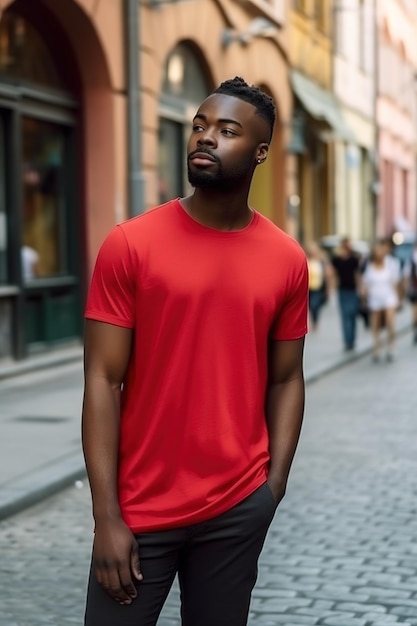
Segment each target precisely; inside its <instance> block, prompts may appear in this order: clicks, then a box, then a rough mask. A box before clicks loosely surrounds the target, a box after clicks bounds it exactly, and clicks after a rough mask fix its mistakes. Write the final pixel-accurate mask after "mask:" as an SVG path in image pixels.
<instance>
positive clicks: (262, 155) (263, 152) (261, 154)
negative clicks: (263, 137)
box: [256, 142, 269, 164]
mask: <svg viewBox="0 0 417 626" xmlns="http://www.w3.org/2000/svg"><path fill="white" fill-rule="evenodd" d="M268 150H269V143H266V142H263V143H260V144H259V146H258V151H257V153H256V161H257V163H259V164H260V163H263V162H264V161H265V160H266V157H267V156H268Z"/></svg>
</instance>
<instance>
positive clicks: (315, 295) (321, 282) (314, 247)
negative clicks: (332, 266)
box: [305, 241, 330, 331]
mask: <svg viewBox="0 0 417 626" xmlns="http://www.w3.org/2000/svg"><path fill="white" fill-rule="evenodd" d="M305 252H306V256H307V263H308V276H309V282H308V304H309V312H310V328H311V330H312V331H316V330H317V329H318V325H319V319H320V313H321V309H322V307H323V306H324V305H325V304H326V302H327V300H328V298H329V290H330V275H329V264H328V261H327V258H326V257H325V255H324V252H323V251H322V250H321V249H320V247H319V245H318V244H317V243H316V242H315V241H311V242H309V243H308V244H306V246H305Z"/></svg>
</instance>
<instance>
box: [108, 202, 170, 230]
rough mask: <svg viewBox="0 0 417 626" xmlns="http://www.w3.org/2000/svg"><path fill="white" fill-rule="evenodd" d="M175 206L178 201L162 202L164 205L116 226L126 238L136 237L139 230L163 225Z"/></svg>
mask: <svg viewBox="0 0 417 626" xmlns="http://www.w3.org/2000/svg"><path fill="white" fill-rule="evenodd" d="M177 204H178V199H174V200H169V201H168V202H164V204H159V205H157V206H154V207H152V208H150V209H147V210H146V211H145V212H144V213H141V214H140V215H135V216H134V217H131V218H129V219H127V220H125V221H123V222H120V223H119V224H118V225H117V226H118V227H120V228H121V229H122V230H123V232H124V234H125V235H126V236H127V237H129V236H130V235H136V233H137V232H138V231H140V230H141V229H144V228H147V227H153V226H158V225H159V224H164V223H165V220H166V218H167V216H168V215H169V214H172V213H173V210H174V209H175V207H176V205H177Z"/></svg>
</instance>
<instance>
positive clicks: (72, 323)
mask: <svg viewBox="0 0 417 626" xmlns="http://www.w3.org/2000/svg"><path fill="white" fill-rule="evenodd" d="M80 4H82V3H78V2H77V3H76V2H74V0H63V1H62V2H60V3H56V2H51V1H50V0H42V2H39V3H37V5H36V7H34V5H33V3H28V2H24V1H23V0H16V1H15V2H10V3H7V2H6V3H3V5H6V6H5V7H4V10H3V11H2V12H1V13H0V359H10V358H12V359H21V358H24V357H26V356H29V355H30V354H33V353H37V352H43V351H47V350H51V349H53V348H55V347H59V346H62V345H68V344H73V343H74V342H77V343H79V342H80V338H81V333H82V310H83V302H84V294H85V288H86V285H87V283H88V280H89V276H90V273H91V268H92V265H93V261H94V258H95V255H96V253H97V248H98V246H99V244H100V242H101V241H102V239H103V237H104V235H105V233H106V232H107V231H108V230H109V229H110V227H111V226H112V225H113V224H114V223H115V222H116V221H117V217H119V219H123V218H124V217H125V216H126V214H127V211H126V207H125V206H124V198H125V195H126V193H125V179H126V172H125V171H123V163H124V161H125V155H124V153H125V145H124V140H120V141H119V144H120V145H119V146H118V147H119V150H116V149H115V145H116V144H117V142H116V140H115V138H114V126H115V118H116V115H115V112H114V111H115V108H116V106H115V105H116V101H117V100H120V97H119V98H118V97H117V96H116V97H115V96H114V94H112V87H111V76H110V72H109V70H108V67H107V61H106V57H105V53H104V51H103V49H102V47H101V44H100V40H99V36H98V34H97V32H96V31H95V29H94V25H93V22H92V20H90V19H89V16H88V15H87V14H86V12H85V11H84V10H82V8H81V7H80ZM99 4H100V3H97V6H98V5H99ZM115 4H117V2H116V3H115ZM115 4H113V8H114V7H115ZM101 5H102V6H104V5H103V3H101ZM104 17H108V16H105V15H104V12H102V13H101V14H100V18H101V25H102V28H103V29H104V28H106V27H108V28H109V27H110V26H112V27H113V28H114V21H115V20H114V16H110V18H111V17H112V18H113V24H111V19H110V18H109V19H106V20H104V19H103V18H104ZM120 39H121V32H120ZM75 42H76V45H75ZM116 52H117V51H116ZM115 56H116V57H117V58H120V57H121V55H120V54H116V55H115ZM80 61H82V63H80ZM113 69H114V76H113V77H116V75H117V74H119V76H118V78H119V82H120V83H122V79H121V78H120V76H122V74H123V71H122V70H120V68H117V67H116V66H114V68H113ZM118 91H119V92H121V91H122V90H121V89H118ZM123 97H124V95H123ZM119 108H120V107H119ZM117 121H118V123H119V125H120V126H123V124H124V117H123V114H119V116H118V118H117ZM123 130H124V128H123ZM123 136H124V132H123ZM120 152H121V153H122V154H123V158H120V157H119V156H118V155H119V154H120ZM117 178H119V180H121V181H123V183H120V184H119V185H116V179H117Z"/></svg>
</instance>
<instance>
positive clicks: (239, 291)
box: [83, 77, 308, 626]
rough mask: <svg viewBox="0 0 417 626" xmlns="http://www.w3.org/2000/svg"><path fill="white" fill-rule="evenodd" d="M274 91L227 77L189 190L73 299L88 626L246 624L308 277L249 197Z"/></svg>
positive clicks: (286, 421) (263, 154)
mask: <svg viewBox="0 0 417 626" xmlns="http://www.w3.org/2000/svg"><path fill="white" fill-rule="evenodd" d="M274 121H275V107H274V103H273V101H272V100H271V98H269V96H267V95H266V94H264V93H263V92H262V91H260V90H259V89H258V88H256V87H251V86H249V85H247V84H246V83H245V81H243V79H241V78H238V77H236V78H235V79H233V80H229V81H226V82H224V83H222V84H221V85H220V87H218V88H217V89H216V90H215V91H214V92H213V93H212V94H211V95H210V96H209V97H208V98H207V99H206V100H205V101H204V102H203V103H202V104H201V106H200V108H199V109H198V111H197V113H196V115H195V117H194V120H193V128H192V132H191V136H190V140H189V144H188V175H189V180H190V183H191V184H192V186H193V187H194V188H195V190H194V192H193V194H192V195H190V196H188V197H186V198H177V199H174V200H172V201H170V202H167V203H166V204H163V205H161V206H159V207H156V208H155V209H153V210H151V211H148V212H147V213H145V214H143V215H140V216H138V217H136V218H133V219H130V220H128V221H126V222H124V223H122V224H119V225H118V226H116V227H115V228H114V229H113V230H112V231H111V233H110V234H109V236H108V237H107V239H106V240H105V242H104V244H103V245H102V247H101V250H100V252H99V255H98V258H97V262H96V267H95V270H94V274H93V278H92V283H91V288H90V293H89V297H88V302H87V307H86V314H85V315H86V330H85V393H84V406H83V446H84V455H85V459H86V465H87V471H88V476H89V480H90V485H91V491H92V500H93V515H94V519H95V537H94V545H93V557H92V567H91V573H90V581H89V588H88V594H87V607H86V618H85V624H86V626H119V625H120V626H133V625H135V626H154V625H155V624H156V623H157V620H158V616H159V613H160V611H161V609H162V606H163V603H164V601H165V599H166V597H167V594H168V592H169V590H170V587H171V585H172V582H173V579H174V577H175V575H176V574H178V579H179V584H180V588H181V604H182V607H181V616H182V623H183V626H244V625H245V624H246V623H247V616H248V611H249V603H250V596H251V592H252V589H253V586H254V584H255V581H256V575H257V561H258V557H259V554H260V551H261V549H262V545H263V543H264V540H265V536H266V533H267V530H268V527H269V525H270V523H271V521H272V518H273V516H274V513H275V510H276V507H277V505H278V503H279V502H280V500H281V499H282V497H283V496H284V493H285V489H286V484H287V479H288V474H289V471H290V466H291V463H292V459H293V456H294V453H295V450H296V446H297V443H298V439H299V434H300V429H301V423H302V416H303V410H304V380H303V366H302V360H303V346H304V336H305V333H306V331H307V293H308V273H307V266H306V259H305V256H304V253H303V252H302V250H301V248H300V246H299V245H298V244H297V243H296V242H295V241H294V240H293V239H291V238H290V237H289V236H288V235H286V234H285V233H284V232H283V231H281V230H280V229H279V228H277V227H276V226H275V225H274V224H272V222H270V221H269V220H267V219H266V218H264V217H263V216H262V215H260V214H259V213H258V212H256V211H255V210H253V209H252V208H251V207H249V206H248V193H249V188H250V184H251V180H252V176H253V173H254V170H255V168H256V167H258V166H259V165H260V164H261V163H263V162H264V161H265V159H266V158H267V153H268V147H269V143H270V140H271V136H272V131H273V126H274Z"/></svg>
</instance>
